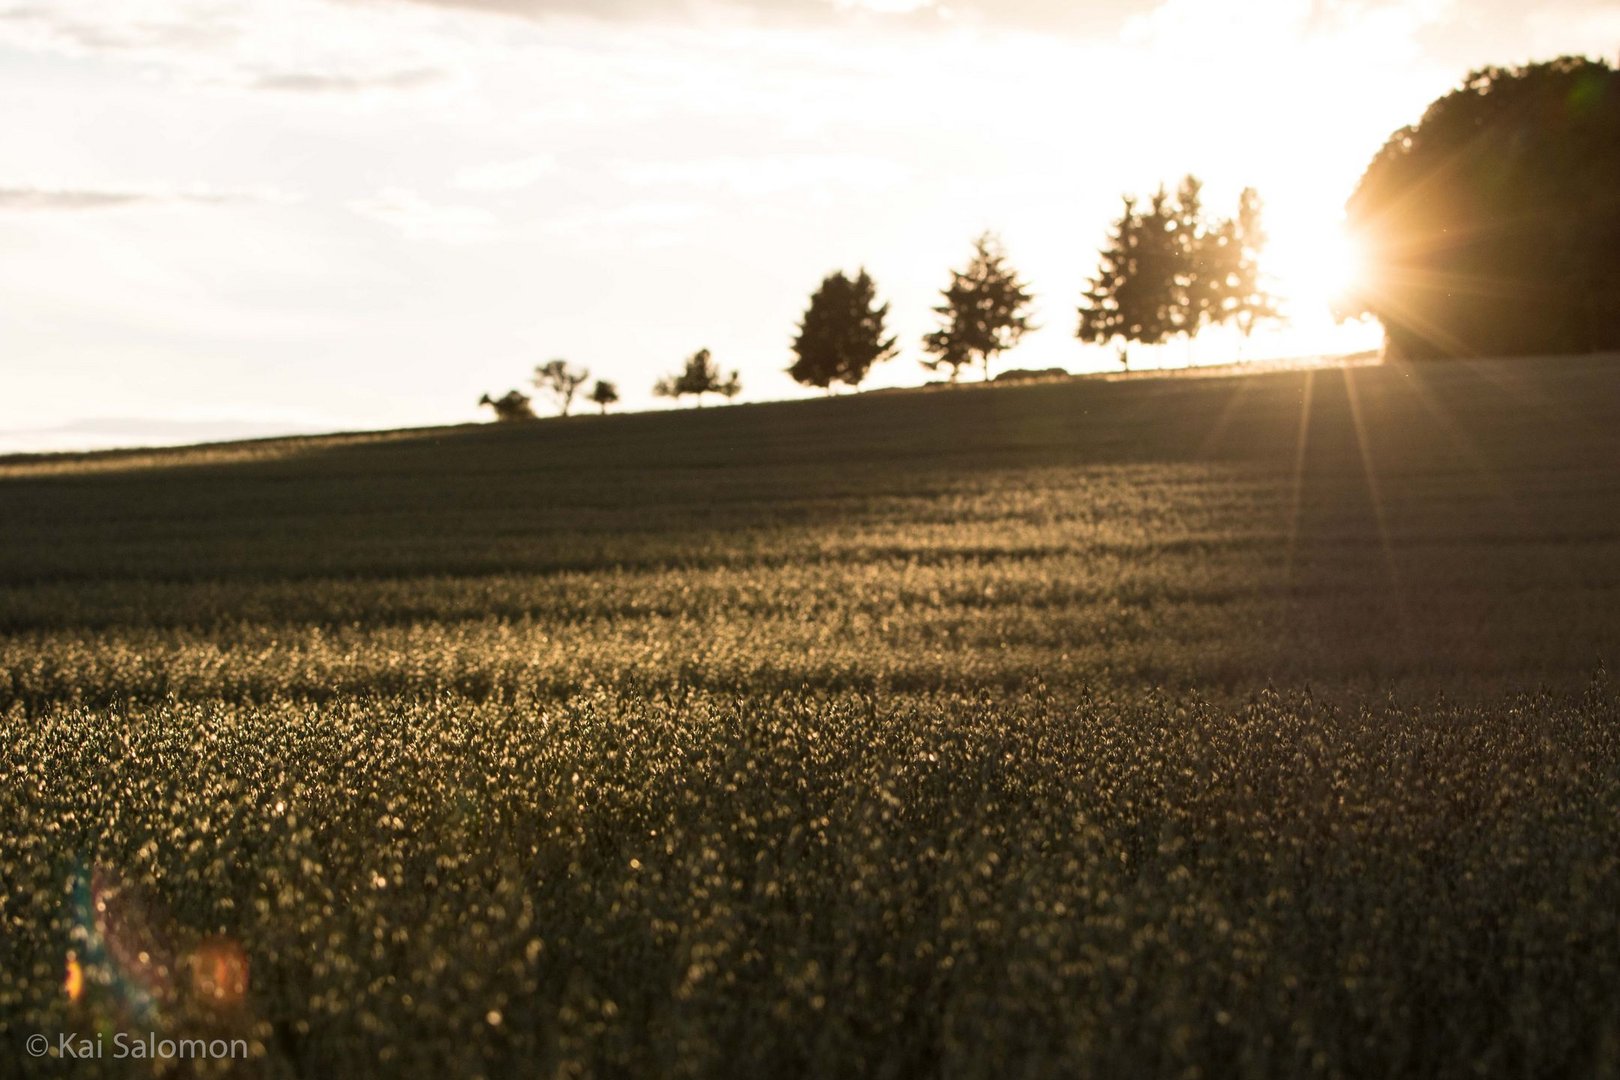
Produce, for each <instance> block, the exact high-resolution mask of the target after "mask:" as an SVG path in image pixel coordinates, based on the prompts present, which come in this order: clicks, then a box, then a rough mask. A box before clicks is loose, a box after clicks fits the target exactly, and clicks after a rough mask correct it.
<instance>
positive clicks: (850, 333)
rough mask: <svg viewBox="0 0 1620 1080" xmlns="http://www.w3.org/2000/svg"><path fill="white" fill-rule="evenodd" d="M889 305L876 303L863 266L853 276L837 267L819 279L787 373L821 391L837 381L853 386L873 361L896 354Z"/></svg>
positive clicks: (873, 289)
mask: <svg viewBox="0 0 1620 1080" xmlns="http://www.w3.org/2000/svg"><path fill="white" fill-rule="evenodd" d="M888 315H889V305H888V304H879V303H878V302H877V287H876V286H875V285H874V284H873V283H872V278H871V276H870V275H869V274H867V272H866V270H865V269H864V268H863V269H862V270H861V271H860V272H859V273H858V274H857V275H856V276H855V277H853V278H851V277H848V276H846V275H845V274H844V273H843V272H842V271H839V272H838V273H834V274H830V275H828V276H827V277H825V278H823V279H822V282H821V286H820V288H818V289H817V290H816V291H815V293H814V294H813V295H812V296H811V297H810V307H809V309H808V310H807V311H805V313H804V321H803V322H802V323H800V324H799V335H798V337H797V338H795V339H794V342H793V352H794V355H795V356H796V357H797V359H796V360H795V361H794V363H793V366H792V367H790V368H788V374H789V375H792V376H793V378H794V379H795V380H797V381H798V382H799V383H800V384H802V385H804V386H815V387H820V388H822V389H829V388H831V386H832V384H833V383H837V382H841V383H845V384H846V385H849V386H858V385H860V383H861V381H862V380H863V379H865V378H866V375H867V372H869V371H871V370H872V365H873V364H877V363H880V362H881V361H884V360H888V359H890V358H891V357H893V356H894V354H895V347H894V346H895V339H894V338H893V337H891V336H889V335H888V333H887V330H886V327H885V322H886V320H887V319H888Z"/></svg>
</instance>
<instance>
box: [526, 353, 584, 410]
mask: <svg viewBox="0 0 1620 1080" xmlns="http://www.w3.org/2000/svg"><path fill="white" fill-rule="evenodd" d="M590 377H591V373H590V371H589V370H588V369H587V368H577V367H570V366H569V364H568V361H566V360H547V361H546V362H545V363H544V364H541V365H540V366H539V367H537V368H535V369H534V385H535V388H536V389H538V390H541V391H543V392H545V393H547V394H549V395H551V398H552V400H553V401H555V402H556V403H557V412H558V413H559V414H560V415H562V416H567V415H568V410H569V409H570V408H572V407H573V404H574V395H575V394H577V393H579V388H580V387H581V386H584V385H585V382H586V380H588V379H589V378H590Z"/></svg>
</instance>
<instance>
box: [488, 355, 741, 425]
mask: <svg viewBox="0 0 1620 1080" xmlns="http://www.w3.org/2000/svg"><path fill="white" fill-rule="evenodd" d="M590 380H591V371H590V369H589V368H584V367H575V366H574V365H572V364H570V363H569V362H568V361H567V360H548V361H546V362H545V363H544V364H541V365H540V366H539V367H537V368H535V369H534V378H533V379H532V380H531V385H532V386H533V387H534V388H535V389H536V390H538V391H540V392H541V393H542V394H544V395H545V396H546V397H548V398H550V399H551V401H552V403H553V404H554V405H555V406H556V407H557V415H559V416H567V415H568V414H569V412H570V411H571V410H572V409H573V405H574V399H575V398H576V397H577V396H578V395H579V392H580V390H581V389H582V388H583V387H584V386H585V384H586V383H588V382H590ZM653 393H654V394H657V395H658V396H659V397H667V398H674V399H676V400H679V399H681V398H683V397H686V396H688V395H692V396H695V397H696V398H697V399H698V405H699V406H700V407H701V406H702V404H703V397H704V395H705V394H719V395H720V396H721V397H723V398H725V399H726V400H728V401H729V400H731V399H732V398H734V397H736V396H737V395H738V394H740V393H742V378H741V377H740V376H739V375H738V373H737V372H735V371H733V372H731V373H730V374H724V373H722V372H721V370H720V365H718V364H716V363H715V361H714V357H713V356H712V355H711V354H710V353H709V350H708V349H699V350H698V351H697V352H695V353H693V354H692V355H691V356H690V357H689V358H688V359H687V361H686V365H685V367H684V368H682V370H681V371H679V372H677V373H676V374H674V375H668V376H665V377H664V378H662V379H659V380H658V382H657V383H655V384H654V385H653ZM585 400H587V401H589V402H591V403H592V404H593V405H596V406H598V407H600V408H601V410H602V414H603V415H604V416H605V415H607V411H608V406H609V405H613V404H616V403H617V402H618V400H619V387H618V384H616V383H613V382H609V381H608V380H606V379H598V380H596V385H595V386H594V387H592V388H591V392H590V393H589V394H587V395H586V396H585ZM478 404H479V405H481V406H484V407H486V408H489V409H493V410H494V411H495V419H496V420H533V419H534V415H535V414H534V399H533V398H532V397H530V396H529V395H528V394H525V393H523V391H521V390H508V391H507V392H506V393H505V394H503V395H502V396H500V397H498V398H492V397H490V396H489V395H488V394H485V395H484V396H483V397H481V398H479V399H478Z"/></svg>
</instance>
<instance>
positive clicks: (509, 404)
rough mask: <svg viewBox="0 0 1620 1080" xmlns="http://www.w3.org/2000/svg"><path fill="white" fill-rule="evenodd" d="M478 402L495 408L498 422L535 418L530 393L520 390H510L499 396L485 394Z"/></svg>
mask: <svg viewBox="0 0 1620 1080" xmlns="http://www.w3.org/2000/svg"><path fill="white" fill-rule="evenodd" d="M478 404H479V405H482V406H485V407H487V408H491V409H494V410H495V420H496V422H497V423H500V422H503V421H511V420H533V419H534V406H532V405H531V404H530V403H529V395H527V394H525V393H522V392H521V391H518V390H508V391H507V392H506V394H505V395H503V396H502V397H498V398H492V397H490V396H489V395H488V394H485V395H484V396H483V397H481V398H479V399H478Z"/></svg>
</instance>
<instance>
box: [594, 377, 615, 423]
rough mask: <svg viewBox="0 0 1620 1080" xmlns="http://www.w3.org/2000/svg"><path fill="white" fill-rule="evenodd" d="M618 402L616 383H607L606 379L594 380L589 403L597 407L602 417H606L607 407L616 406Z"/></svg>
mask: <svg viewBox="0 0 1620 1080" xmlns="http://www.w3.org/2000/svg"><path fill="white" fill-rule="evenodd" d="M618 400H619V386H618V384H617V383H614V382H609V381H608V380H607V379H597V380H596V385H595V386H593V387H592V388H591V395H590V401H591V404H593V405H596V406H598V407H599V408H600V409H601V410H602V415H603V416H606V415H607V411H608V406H609V405H613V404H616V403H617V402H618Z"/></svg>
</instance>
